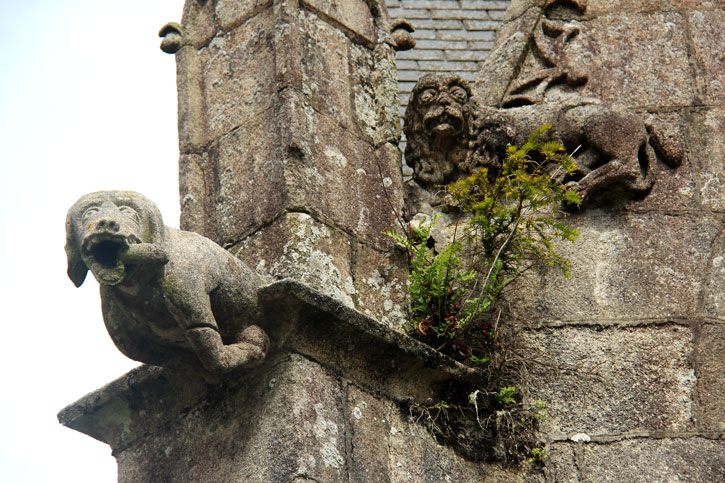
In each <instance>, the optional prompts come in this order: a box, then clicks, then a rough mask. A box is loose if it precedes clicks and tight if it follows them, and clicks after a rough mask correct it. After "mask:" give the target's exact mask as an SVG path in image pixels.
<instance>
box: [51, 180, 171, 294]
mask: <svg viewBox="0 0 725 483" xmlns="http://www.w3.org/2000/svg"><path fill="white" fill-rule="evenodd" d="M163 236H164V229H163V221H162V219H161V213H159V209H158V208H157V207H156V205H155V204H154V203H153V202H152V201H151V200H149V199H148V198H146V197H145V196H143V195H141V194H139V193H135V192H132V191H99V192H96V193H90V194H87V195H85V196H83V197H81V198H80V199H79V200H78V201H77V202H76V203H75V204H74V205H73V206H72V207H71V208H70V210H68V216H67V217H66V245H65V251H66V255H67V256H68V276H69V277H70V279H71V280H72V281H73V283H74V284H75V285H76V287H80V286H81V284H82V283H83V281H84V280H85V278H86V274H87V273H88V270H90V271H91V273H93V276H94V277H96V280H98V283H100V284H101V285H117V284H119V283H121V282H122V281H123V280H124V279H125V278H126V275H127V273H126V264H125V263H124V261H123V259H122V258H123V257H122V254H123V252H124V251H126V250H128V248H129V247H130V246H131V245H134V244H138V243H142V242H145V243H152V242H160V241H162V239H163Z"/></svg>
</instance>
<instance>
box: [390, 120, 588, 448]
mask: <svg viewBox="0 0 725 483" xmlns="http://www.w3.org/2000/svg"><path fill="white" fill-rule="evenodd" d="M550 128H551V126H549V125H545V126H543V127H542V128H541V129H539V130H538V131H536V132H535V133H533V134H532V135H531V137H530V138H529V139H528V141H527V142H526V143H524V144H523V145H522V146H510V147H509V148H508V149H507V152H506V157H505V159H504V160H503V161H502V163H501V166H500V168H499V169H498V170H496V171H495V172H493V171H491V170H489V169H487V168H481V169H480V170H478V171H476V172H474V173H473V174H472V175H471V176H469V177H468V178H466V179H463V180H461V181H458V182H455V183H453V184H451V185H448V186H446V187H445V192H446V197H447V203H448V205H449V207H450V208H452V209H453V210H454V211H456V212H457V213H458V214H459V219H460V221H459V222H458V223H457V224H456V225H455V227H454V228H453V233H454V236H453V240H452V241H451V242H449V243H448V244H447V245H446V246H445V248H443V249H441V250H440V251H436V250H435V248H434V247H433V245H434V244H431V243H430V237H431V230H432V229H433V226H434V224H435V223H436V222H437V221H438V220H436V219H434V220H431V221H430V223H429V224H427V225H426V224H423V225H419V226H416V227H412V228H411V229H409V230H408V233H406V234H405V235H400V234H398V233H395V232H392V231H391V232H388V233H387V234H388V235H389V236H391V237H392V238H393V239H394V240H395V241H396V242H398V243H400V244H401V245H402V246H404V247H405V248H406V250H407V253H408V258H409V261H410V269H411V274H410V285H409V291H410V297H411V312H412V318H411V321H410V322H409V323H407V324H405V325H404V327H403V329H404V330H405V331H406V332H407V333H408V334H410V335H412V336H414V337H416V338H418V339H420V340H422V341H423V342H426V343H427V344H429V345H431V346H433V347H435V348H436V349H438V350H440V351H442V352H444V353H446V354H448V355H451V356H452V357H454V358H456V359H458V360H459V361H462V362H464V363H466V364H468V365H474V366H479V367H482V368H484V369H486V370H488V374H489V377H488V380H489V387H488V388H483V389H481V388H479V389H476V390H475V394H476V396H475V399H472V400H471V399H470V398H471V395H472V394H473V393H474V392H470V393H469V394H468V398H466V397H464V395H463V394H458V395H457V396H456V397H455V398H452V399H451V401H448V403H447V404H448V405H449V406H450V405H451V404H454V403H453V402H452V401H453V400H454V399H457V400H458V401H459V402H460V404H461V405H464V404H467V403H470V404H469V408H468V409H469V410H470V409H471V408H470V406H471V405H473V406H475V419H476V421H477V422H478V424H479V426H481V427H482V428H483V426H484V421H485V425H489V424H492V423H491V419H490V418H491V417H494V416H496V415H498V419H496V418H495V417H494V419H496V421H498V422H497V423H496V424H494V426H496V427H499V429H501V428H500V426H501V424H503V423H502V421H505V422H506V424H507V425H508V427H509V429H510V431H508V432H506V431H503V432H502V431H501V430H499V431H498V433H499V436H498V437H497V438H498V439H496V438H493V439H491V437H490V435H489V436H486V438H488V439H489V443H490V444H493V443H492V441H494V440H495V441H499V443H500V444H499V443H496V444H497V445H498V446H501V445H503V449H501V448H499V449H498V450H496V451H494V452H493V453H495V454H498V455H499V457H497V458H496V459H501V458H503V459H506V455H507V454H508V455H510V456H513V458H514V459H522V458H523V457H526V456H527V454H526V452H525V451H523V450H522V449H521V448H528V451H531V450H532V449H533V448H534V447H535V443H536V441H535V439H532V438H533V433H534V430H535V428H536V426H537V421H538V419H540V416H541V414H542V412H541V409H542V408H531V409H525V410H524V409H523V407H522V400H521V395H520V393H519V391H518V390H517V389H516V387H514V386H513V385H508V384H509V383H510V382H511V381H510V380H507V377H506V375H507V374H509V373H510V371H509V372H507V371H506V368H505V365H506V364H508V363H510V362H511V360H512V358H509V357H508V356H507V351H508V350H509V347H508V345H507V341H506V338H505V337H503V336H502V327H503V324H502V323H501V319H502V316H503V317H504V319H505V313H504V310H503V307H502V306H501V303H500V302H501V297H502V294H504V292H505V291H506V289H507V288H509V287H510V286H511V284H512V282H514V281H515V280H517V279H518V278H520V277H521V276H522V275H523V274H525V273H526V272H528V271H530V270H536V269H537V268H540V267H542V266H548V267H553V268H554V269H557V270H559V271H561V272H562V273H563V275H564V276H566V277H568V276H569V263H568V262H567V261H566V260H565V259H564V258H563V257H562V256H561V255H560V254H559V253H557V251H556V249H555V241H556V240H557V239H560V240H565V241H570V242H573V241H574V240H575V239H576V237H577V235H578V233H577V231H576V230H574V229H573V228H571V227H569V226H568V225H567V224H566V223H565V222H564V221H563V217H562V216H561V206H562V204H570V205H579V204H580V203H581V199H580V198H579V197H578V195H577V194H576V192H574V191H572V190H569V189H567V187H566V186H565V185H564V184H563V183H562V182H561V180H562V179H565V177H566V174H571V173H573V172H574V170H575V169H576V165H575V163H574V160H573V159H572V158H571V157H570V156H568V155H567V154H566V151H565V149H564V147H563V146H562V145H561V144H560V143H558V142H553V141H548V142H543V141H539V138H540V137H541V136H542V135H543V134H544V133H545V132H546V131H547V130H549V129H550ZM471 389H472V388H471ZM454 392H455V391H454ZM458 392H460V391H458ZM466 399H469V401H466ZM471 401H472V402H471ZM437 409H438V408H437ZM459 409H460V407H459ZM481 409H486V411H484V412H487V413H488V414H489V416H487V417H484V418H482V417H481ZM417 412H418V415H419V417H422V416H424V415H425V408H421V407H420V406H419V407H418V409H417ZM438 426H440V425H438ZM524 429H526V430H525V431H524ZM439 433H440V434H443V435H444V433H445V431H443V432H441V431H439ZM504 433H506V434H507V435H508V436H505V437H504V436H502V434H504ZM517 433H525V435H524V436H523V439H524V440H526V441H525V443H526V444H523V445H522V439H521V438H519V437H517V436H515V435H516V434H517ZM502 438H503V439H502ZM501 441H504V443H501ZM506 441H507V442H506ZM542 451H543V450H541V449H539V450H538V452H537V455H539V457H540V456H541V454H543V453H542ZM501 455H503V456H501Z"/></svg>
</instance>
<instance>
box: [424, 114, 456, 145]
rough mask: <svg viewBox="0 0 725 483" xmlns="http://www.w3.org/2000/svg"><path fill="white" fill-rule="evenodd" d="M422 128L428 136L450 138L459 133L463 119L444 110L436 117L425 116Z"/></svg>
mask: <svg viewBox="0 0 725 483" xmlns="http://www.w3.org/2000/svg"><path fill="white" fill-rule="evenodd" d="M423 127H424V129H425V131H426V132H427V133H428V134H430V135H432V136H434V137H437V138H447V137H452V136H455V135H456V134H458V133H460V132H461V129H462V127H463V118H462V117H460V116H459V115H457V113H456V114H454V113H451V112H449V111H448V110H446V111H444V112H442V113H440V114H437V115H433V116H425V119H424V120H423Z"/></svg>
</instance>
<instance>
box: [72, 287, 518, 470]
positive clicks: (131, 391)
mask: <svg viewBox="0 0 725 483" xmlns="http://www.w3.org/2000/svg"><path fill="white" fill-rule="evenodd" d="M260 301H261V303H262V306H263V308H264V311H265V317H264V320H265V323H263V324H262V325H263V328H264V329H265V330H266V331H267V333H268V334H269V335H270V338H271V341H272V350H270V353H269V356H268V357H267V359H266V361H265V363H264V365H262V366H261V367H259V368H257V369H254V370H250V371H246V372H244V371H240V372H237V373H234V374H233V375H230V376H228V377H226V378H225V379H224V380H223V381H222V382H220V383H218V384H211V383H208V382H206V381H205V380H204V379H203V378H201V377H199V376H196V375H194V374H182V373H177V372H173V371H170V370H167V369H162V368H158V367H154V366H141V367H139V368H137V369H134V370H132V371H130V372H129V373H127V374H126V375H124V376H122V377H121V378H119V379H117V380H115V381H113V382H112V383H110V384H108V385H107V386H105V387H103V388H101V389H99V390H97V391H95V392H93V393H91V394H88V395H87V396H85V397H83V398H82V399H80V400H79V401H77V402H76V403H74V404H72V405H70V406H68V407H67V408H65V409H63V410H62V411H61V412H60V414H59V416H58V417H59V420H60V422H61V423H62V424H63V425H65V426H68V427H70V428H72V429H75V430H77V431H80V432H83V433H85V434H88V435H89V436H92V437H93V438H96V439H98V440H100V441H103V442H105V443H107V444H109V445H110V446H111V448H112V449H113V454H114V456H115V457H116V458H117V460H118V465H119V481H156V482H158V481H161V482H163V481H174V482H179V481H195V482H196V481H293V480H294V481H297V480H304V481H325V482H336V481H371V482H372V481H375V482H381V481H399V480H401V479H404V480H406V481H407V479H408V478H411V477H412V478H413V480H411V481H445V477H446V476H449V477H451V478H453V480H454V481H470V479H479V478H480V477H481V476H483V475H484V474H485V475H487V477H489V478H490V477H491V475H492V472H494V473H501V474H506V477H507V478H513V479H514V480H517V479H519V477H521V476H522V475H521V474H518V473H516V472H510V471H509V470H502V469H495V468H493V467H491V466H489V465H482V464H480V463H479V464H474V463H471V462H468V461H466V460H464V459H463V458H461V457H460V456H458V455H457V454H456V453H455V452H453V451H452V450H451V449H449V448H444V447H440V446H438V445H437V444H436V443H435V441H434V440H433V439H432V437H431V436H430V435H429V434H428V433H427V432H426V431H425V430H424V429H422V428H421V427H419V426H418V425H416V424H415V423H414V422H411V421H409V420H408V417H407V415H406V414H405V413H404V412H403V411H401V409H400V404H399V403H400V402H401V401H403V400H409V399H413V400H415V401H421V402H422V401H424V400H426V399H427V398H429V397H433V398H436V397H440V389H441V387H442V386H444V385H445V384H446V383H447V382H450V381H452V380H457V381H469V382H471V383H473V384H475V383H476V382H478V378H479V377H481V376H480V375H479V374H478V373H477V372H476V371H474V370H472V369H470V368H467V367H465V366H462V365H460V364H458V363H457V362H455V361H453V360H452V359H450V358H448V357H446V356H444V355H441V354H439V353H437V352H435V351H434V350H432V349H431V348H429V347H427V346H425V345H423V344H420V343H418V342H417V341H415V340H413V339H411V338H409V337H407V336H405V335H403V334H401V333H398V332H395V331H393V330H390V329H388V328H386V327H384V326H382V325H381V324H379V323H378V322H376V321H375V320H373V319H370V318H368V317H366V316H364V315H362V314H361V313H359V312H357V311H355V310H352V309H350V308H348V307H346V306H344V305H342V304H341V303H339V302H337V301H336V300H334V299H332V298H330V297H327V296H325V295H322V294H320V293H318V292H316V291H314V290H312V289H310V288H309V287H307V286H305V285H303V284H301V283H299V282H295V281H291V280H282V281H279V282H275V283H272V284H270V285H268V286H266V287H264V288H262V289H261V292H260ZM416 475H418V476H420V477H421V478H423V479H419V478H418V477H417V476H416ZM431 477H433V480H431V479H430V478H431Z"/></svg>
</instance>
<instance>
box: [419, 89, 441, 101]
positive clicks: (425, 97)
mask: <svg viewBox="0 0 725 483" xmlns="http://www.w3.org/2000/svg"><path fill="white" fill-rule="evenodd" d="M436 94H438V93H437V92H436V90H435V89H426V90H424V91H423V93H422V94H421V95H420V98H419V99H420V103H421V104H430V103H431V102H433V99H435V97H436Z"/></svg>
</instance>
